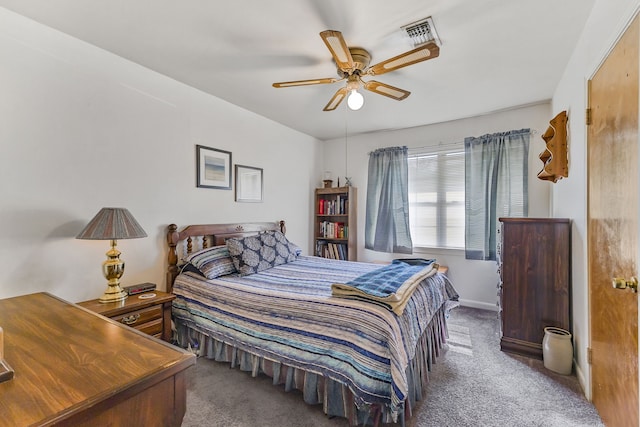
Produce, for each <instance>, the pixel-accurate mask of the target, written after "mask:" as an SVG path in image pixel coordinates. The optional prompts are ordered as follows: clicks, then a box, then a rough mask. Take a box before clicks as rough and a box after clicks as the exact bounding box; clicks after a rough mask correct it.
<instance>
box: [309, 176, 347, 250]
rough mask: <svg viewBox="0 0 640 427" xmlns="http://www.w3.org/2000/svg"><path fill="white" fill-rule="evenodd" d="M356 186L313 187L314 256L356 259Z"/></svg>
mask: <svg viewBox="0 0 640 427" xmlns="http://www.w3.org/2000/svg"><path fill="white" fill-rule="evenodd" d="M356 194H357V193H356V188H355V187H332V188H316V190H315V208H314V230H315V231H314V244H315V245H314V255H316V256H322V257H325V258H334V259H342V260H348V261H356V259H357V249H356V243H357V238H356V236H357V234H356V232H357V228H356V214H357V209H356V207H357V197H356Z"/></svg>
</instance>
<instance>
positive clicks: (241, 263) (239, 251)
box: [226, 235, 275, 276]
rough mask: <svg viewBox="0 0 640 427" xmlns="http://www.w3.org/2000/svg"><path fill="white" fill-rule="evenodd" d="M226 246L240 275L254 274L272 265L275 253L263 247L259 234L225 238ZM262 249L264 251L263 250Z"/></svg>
mask: <svg viewBox="0 0 640 427" xmlns="http://www.w3.org/2000/svg"><path fill="white" fill-rule="evenodd" d="M226 243H227V248H228V249H229V254H231V259H232V260H233V264H234V265H235V267H236V270H238V273H240V275H241V276H247V275H249V274H254V273H257V272H259V271H262V270H266V269H268V268H271V267H273V266H274V264H273V262H272V261H273V260H274V259H275V254H274V253H273V251H272V250H270V248H264V247H263V245H262V240H261V239H260V236H259V235H256V236H248V237H242V238H235V237H232V238H229V239H227V242H226ZM263 249H264V251H263Z"/></svg>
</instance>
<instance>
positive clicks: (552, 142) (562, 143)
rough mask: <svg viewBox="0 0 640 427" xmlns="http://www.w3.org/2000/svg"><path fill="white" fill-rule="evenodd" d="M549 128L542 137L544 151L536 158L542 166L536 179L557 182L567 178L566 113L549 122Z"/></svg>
mask: <svg viewBox="0 0 640 427" xmlns="http://www.w3.org/2000/svg"><path fill="white" fill-rule="evenodd" d="M549 123H550V124H551V126H549V128H548V129H547V131H546V132H545V133H544V134H543V135H542V139H543V140H544V142H545V149H544V151H543V152H542V153H540V155H539V156H538V157H539V158H540V160H542V163H544V165H543V166H542V170H541V171H540V172H539V173H538V178H540V179H542V180H544V181H552V182H554V183H555V182H558V180H559V179H562V178H563V177H564V178H566V177H568V176H569V163H568V159H567V112H566V111H563V112H561V113H559V114H558V115H557V116H555V117H554V118H553V119H551V121H550V122H549Z"/></svg>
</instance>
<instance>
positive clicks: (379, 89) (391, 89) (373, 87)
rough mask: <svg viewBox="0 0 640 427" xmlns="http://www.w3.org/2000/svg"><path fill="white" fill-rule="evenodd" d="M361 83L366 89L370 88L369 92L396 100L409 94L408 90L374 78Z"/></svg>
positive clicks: (400, 99)
mask: <svg viewBox="0 0 640 427" xmlns="http://www.w3.org/2000/svg"><path fill="white" fill-rule="evenodd" d="M362 84H363V86H364V88H365V89H366V90H370V91H371V92H374V93H377V94H378V95H384V96H388V97H389V98H392V99H395V100H396V101H402V100H403V99H405V98H406V97H407V96H409V95H411V92H409V91H408V90H404V89H400V88H398V87H395V86H391V85H388V84H385V83H380V82H377V81H375V80H370V81H368V82H362Z"/></svg>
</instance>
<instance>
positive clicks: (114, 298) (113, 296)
mask: <svg viewBox="0 0 640 427" xmlns="http://www.w3.org/2000/svg"><path fill="white" fill-rule="evenodd" d="M128 296H129V294H127V293H126V292H125V291H123V290H122V288H121V287H120V285H108V286H107V290H106V291H104V294H102V296H101V297H100V298H99V299H98V301H100V302H102V303H108V302H118V301H124V300H125V299H127V297H128Z"/></svg>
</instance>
